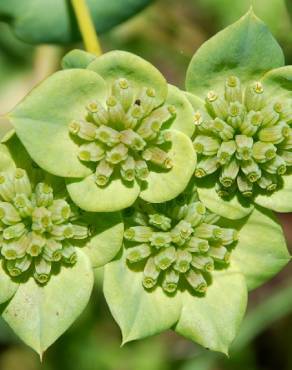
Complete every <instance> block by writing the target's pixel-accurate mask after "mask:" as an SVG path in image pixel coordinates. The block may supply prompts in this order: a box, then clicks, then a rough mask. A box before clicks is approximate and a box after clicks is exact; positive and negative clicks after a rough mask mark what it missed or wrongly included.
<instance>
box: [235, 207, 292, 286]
mask: <svg viewBox="0 0 292 370" xmlns="http://www.w3.org/2000/svg"><path fill="white" fill-rule="evenodd" d="M239 225H240V226H242V222H241V221H239ZM232 260H233V261H235V262H236V264H237V266H238V267H239V269H240V270H241V271H242V273H243V274H244V276H245V278H246V281H247V285H248V289H249V290H252V289H255V288H257V287H258V286H260V285H262V284H263V283H265V282H266V281H268V280H269V279H271V278H272V277H273V276H274V275H276V274H277V273H278V272H279V271H281V269H282V268H283V267H284V266H285V265H286V264H287V263H288V262H289V260H290V256H289V252H288V249H287V246H286V241H285V237H284V233H283V230H282V228H281V225H280V224H279V222H278V221H277V220H276V218H275V216H274V215H273V213H272V212H271V211H269V210H265V209H263V208H260V207H256V208H255V209H254V211H253V212H252V213H251V215H250V216H249V218H248V219H247V220H246V221H245V222H244V223H243V226H242V228H241V229H240V231H239V241H238V244H237V245H236V248H235V249H234V251H233V252H232Z"/></svg>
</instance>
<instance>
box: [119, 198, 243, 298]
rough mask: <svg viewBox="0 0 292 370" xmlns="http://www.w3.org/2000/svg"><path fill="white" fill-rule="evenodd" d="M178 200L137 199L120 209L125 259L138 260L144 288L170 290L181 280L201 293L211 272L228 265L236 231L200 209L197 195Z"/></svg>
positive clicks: (169, 291)
mask: <svg viewBox="0 0 292 370" xmlns="http://www.w3.org/2000/svg"><path fill="white" fill-rule="evenodd" d="M183 198H184V197H183V196H180V197H179V198H177V199H175V200H173V201H170V202H169V203H168V204H159V205H156V206H154V205H151V204H149V203H145V202H143V201H138V202H137V204H136V205H135V206H134V207H133V208H132V209H128V210H127V211H126V212H125V213H126V214H127V215H128V217H126V218H125V219H126V223H127V224H128V228H127V229H126V230H125V233H124V239H125V240H126V241H125V243H124V244H125V246H126V248H127V251H126V259H127V262H128V265H129V267H130V268H131V266H132V265H133V266H135V265H136V264H139V263H141V262H142V263H143V281H142V284H143V286H144V288H145V289H152V288H154V287H155V286H156V285H161V287H162V289H163V290H164V291H165V292H167V293H174V292H175V291H176V290H177V289H178V287H179V286H181V285H182V284H184V283H185V284H187V286H188V287H189V288H190V289H191V290H193V291H194V292H197V293H205V292H206V290H207V286H208V281H209V282H210V274H211V273H212V271H213V270H214V269H215V268H216V267H218V266H219V267H221V268H222V267H224V266H225V267H226V266H227V265H228V263H229V260H230V254H231V251H232V249H233V247H234V246H235V245H236V242H237V239H238V232H237V230H235V229H232V228H222V227H220V226H218V225H217V224H216V223H217V221H218V220H219V218H220V217H219V216H217V215H216V214H214V213H211V212H208V210H206V208H205V206H204V205H203V203H201V202H200V201H199V200H198V197H197V193H194V194H192V195H191V196H190V197H189V198H191V199H188V200H184V199H183ZM131 213H132V215H131Z"/></svg>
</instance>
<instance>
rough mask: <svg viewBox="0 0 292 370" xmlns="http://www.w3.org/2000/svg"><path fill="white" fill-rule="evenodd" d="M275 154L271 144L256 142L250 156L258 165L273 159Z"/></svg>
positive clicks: (275, 150) (273, 146) (274, 148)
mask: <svg viewBox="0 0 292 370" xmlns="http://www.w3.org/2000/svg"><path fill="white" fill-rule="evenodd" d="M276 154H277V148H276V147H275V145H273V144H272V143H263V142H262V141H257V142H256V143H254V145H253V148H252V156H253V158H254V159H255V160H256V161H257V162H259V163H264V162H267V161H269V160H271V159H273V158H274V157H275V156H276Z"/></svg>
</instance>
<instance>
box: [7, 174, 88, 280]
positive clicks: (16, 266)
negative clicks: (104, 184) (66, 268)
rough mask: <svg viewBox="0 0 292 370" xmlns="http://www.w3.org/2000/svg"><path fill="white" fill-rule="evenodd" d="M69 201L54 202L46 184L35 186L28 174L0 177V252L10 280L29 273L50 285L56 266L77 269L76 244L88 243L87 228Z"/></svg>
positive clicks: (52, 193)
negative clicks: (49, 281) (60, 265)
mask: <svg viewBox="0 0 292 370" xmlns="http://www.w3.org/2000/svg"><path fill="white" fill-rule="evenodd" d="M75 208H76V207H74V208H72V207H70V204H69V203H68V201H67V200H66V199H62V198H60V199H54V191H53V188H52V187H51V186H50V185H49V184H48V183H45V182H38V183H37V184H36V185H35V186H34V187H33V186H32V184H31V182H30V180H29V178H28V175H27V173H26V171H25V170H23V169H21V168H16V169H15V170H13V171H9V172H2V173H1V174H0V222H1V231H0V240H1V245H0V251H1V259H2V260H3V263H4V264H3V266H4V269H5V270H6V271H7V272H8V274H9V275H10V276H11V277H17V276H20V275H22V274H24V273H26V272H28V273H29V275H32V276H33V277H34V279H35V280H36V281H37V282H38V283H40V284H45V283H47V282H48V280H49V278H50V274H51V270H52V268H53V267H54V265H55V264H57V263H59V264H65V265H66V264H68V265H74V264H75V263H76V259H77V255H76V251H75V246H76V245H77V244H78V243H77V240H83V239H87V238H88V237H89V229H88V226H87V225H82V224H78V218H79V216H80V215H79V214H78V213H77V212H74V211H75Z"/></svg>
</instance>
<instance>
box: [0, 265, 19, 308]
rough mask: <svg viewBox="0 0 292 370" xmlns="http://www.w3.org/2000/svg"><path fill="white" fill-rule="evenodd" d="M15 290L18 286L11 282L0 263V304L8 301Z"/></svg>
mask: <svg viewBox="0 0 292 370" xmlns="http://www.w3.org/2000/svg"><path fill="white" fill-rule="evenodd" d="M17 288H18V284H17V283H14V282H13V281H12V280H11V278H10V276H8V275H7V273H6V272H5V271H4V270H3V267H2V264H1V263H0V304H2V303H5V302H6V301H8V300H9V299H10V298H11V297H12V296H13V295H14V294H15V292H16V291H17Z"/></svg>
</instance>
